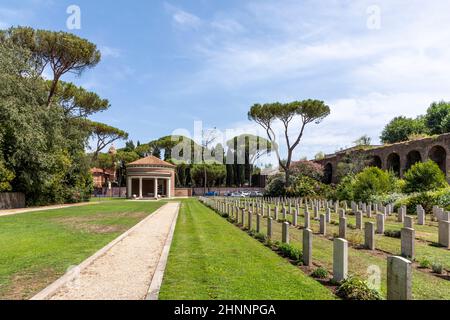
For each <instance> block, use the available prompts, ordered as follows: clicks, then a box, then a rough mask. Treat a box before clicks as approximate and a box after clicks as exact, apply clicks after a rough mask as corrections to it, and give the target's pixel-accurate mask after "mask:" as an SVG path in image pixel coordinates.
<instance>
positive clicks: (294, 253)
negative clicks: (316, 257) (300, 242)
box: [278, 243, 302, 261]
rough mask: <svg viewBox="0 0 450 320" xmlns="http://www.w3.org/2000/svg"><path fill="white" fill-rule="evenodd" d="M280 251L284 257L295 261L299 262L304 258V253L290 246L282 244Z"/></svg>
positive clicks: (279, 247)
mask: <svg viewBox="0 0 450 320" xmlns="http://www.w3.org/2000/svg"><path fill="white" fill-rule="evenodd" d="M278 250H280V252H281V254H282V255H283V256H284V257H287V258H290V259H292V260H294V261H299V260H301V258H302V252H301V251H300V250H299V249H297V248H295V247H293V246H292V245H290V244H287V243H282V244H280V245H278Z"/></svg>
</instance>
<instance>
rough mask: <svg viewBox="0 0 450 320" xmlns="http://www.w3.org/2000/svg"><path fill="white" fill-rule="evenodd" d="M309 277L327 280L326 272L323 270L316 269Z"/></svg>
mask: <svg viewBox="0 0 450 320" xmlns="http://www.w3.org/2000/svg"><path fill="white" fill-rule="evenodd" d="M311 276H312V277H313V278H317V279H326V278H328V271H327V270H326V269H324V268H317V269H316V270H314V272H313V273H311Z"/></svg>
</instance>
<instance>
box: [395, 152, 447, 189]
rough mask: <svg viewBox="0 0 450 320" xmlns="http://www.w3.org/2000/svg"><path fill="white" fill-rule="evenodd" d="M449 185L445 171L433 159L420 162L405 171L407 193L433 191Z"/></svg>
mask: <svg viewBox="0 0 450 320" xmlns="http://www.w3.org/2000/svg"><path fill="white" fill-rule="evenodd" d="M445 187H448V183H447V180H446V178H445V175H444V173H443V172H442V171H441V169H440V168H439V166H438V165H437V164H436V163H435V162H434V161H432V160H429V161H427V162H423V163H422V162H418V163H416V164H415V165H413V166H412V167H411V169H409V170H408V171H407V172H406V173H405V187H404V191H405V192H406V193H414V192H425V191H433V190H438V189H442V188H445Z"/></svg>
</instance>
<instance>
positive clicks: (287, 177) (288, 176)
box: [284, 169, 291, 188]
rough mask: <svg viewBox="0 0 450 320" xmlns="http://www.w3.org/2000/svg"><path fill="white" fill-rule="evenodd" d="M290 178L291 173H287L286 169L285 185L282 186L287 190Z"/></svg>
mask: <svg viewBox="0 0 450 320" xmlns="http://www.w3.org/2000/svg"><path fill="white" fill-rule="evenodd" d="M290 176H291V173H290V172H289V169H287V170H286V172H285V179H286V181H285V183H284V186H285V187H286V188H289V187H290V182H289V178H290Z"/></svg>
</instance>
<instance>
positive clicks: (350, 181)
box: [335, 175, 355, 201]
mask: <svg viewBox="0 0 450 320" xmlns="http://www.w3.org/2000/svg"><path fill="white" fill-rule="evenodd" d="M354 184H355V178H354V177H353V176H351V175H348V176H345V177H343V178H342V179H341V181H340V182H339V184H338V185H337V186H336V191H335V196H336V199H337V200H349V201H352V200H354Z"/></svg>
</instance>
